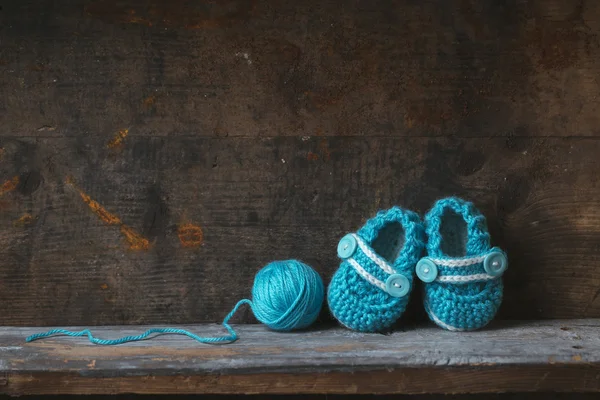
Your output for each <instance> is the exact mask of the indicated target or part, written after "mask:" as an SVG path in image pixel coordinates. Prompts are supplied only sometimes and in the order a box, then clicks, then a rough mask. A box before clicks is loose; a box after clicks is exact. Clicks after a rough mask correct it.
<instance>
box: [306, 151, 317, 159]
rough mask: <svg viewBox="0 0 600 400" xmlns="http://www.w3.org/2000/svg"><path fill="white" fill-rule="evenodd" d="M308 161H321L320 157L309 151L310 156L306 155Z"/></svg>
mask: <svg viewBox="0 0 600 400" xmlns="http://www.w3.org/2000/svg"><path fill="white" fill-rule="evenodd" d="M306 159H307V160H308V161H316V160H318V159H319V155H318V154H316V153H313V152H312V151H309V152H308V154H307V155H306Z"/></svg>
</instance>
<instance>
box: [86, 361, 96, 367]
mask: <svg viewBox="0 0 600 400" xmlns="http://www.w3.org/2000/svg"><path fill="white" fill-rule="evenodd" d="M87 367H88V368H91V369H94V368H96V360H92V361H91V362H90V363H89V364H87Z"/></svg>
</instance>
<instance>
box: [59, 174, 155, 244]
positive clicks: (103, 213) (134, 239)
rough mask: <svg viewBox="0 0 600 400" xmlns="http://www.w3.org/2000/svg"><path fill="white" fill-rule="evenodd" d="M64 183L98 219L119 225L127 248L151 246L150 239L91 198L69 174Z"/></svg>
mask: <svg viewBox="0 0 600 400" xmlns="http://www.w3.org/2000/svg"><path fill="white" fill-rule="evenodd" d="M66 183H67V185H69V186H71V187H73V188H74V189H75V190H77V192H78V193H79V195H80V196H81V198H82V199H83V202H84V203H85V204H87V205H88V207H89V208H90V210H92V212H93V213H94V214H96V216H97V217H98V218H100V220H102V221H103V222H105V223H107V224H109V225H119V226H120V231H121V233H122V234H123V236H124V237H125V240H126V241H127V242H128V243H129V248H130V249H131V250H148V249H149V248H150V247H151V245H150V241H149V240H148V239H146V238H144V237H143V236H142V235H140V234H139V233H137V232H136V231H135V230H133V229H132V228H131V227H129V226H127V225H125V224H124V223H123V221H121V219H120V218H119V217H117V216H116V215H114V214H112V213H111V212H109V211H108V210H106V209H105V208H104V207H102V206H101V205H100V203H98V202H97V201H95V200H93V199H92V198H91V197H90V196H88V195H87V194H86V193H85V192H84V191H83V190H81V189H80V188H78V187H77V185H76V184H75V182H74V181H73V178H72V177H70V176H69V177H67V179H66Z"/></svg>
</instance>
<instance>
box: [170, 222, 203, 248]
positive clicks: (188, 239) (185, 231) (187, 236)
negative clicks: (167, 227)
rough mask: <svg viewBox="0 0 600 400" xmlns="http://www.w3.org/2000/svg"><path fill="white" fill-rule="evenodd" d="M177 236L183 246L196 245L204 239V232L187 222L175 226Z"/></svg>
mask: <svg viewBox="0 0 600 400" xmlns="http://www.w3.org/2000/svg"><path fill="white" fill-rule="evenodd" d="M177 237H179V241H180V242H181V245H182V246H183V247H198V246H200V245H201V244H202V242H203V241H204V232H202V228H200V227H199V226H198V225H194V224H192V223H187V224H183V225H180V226H179V227H178V228H177Z"/></svg>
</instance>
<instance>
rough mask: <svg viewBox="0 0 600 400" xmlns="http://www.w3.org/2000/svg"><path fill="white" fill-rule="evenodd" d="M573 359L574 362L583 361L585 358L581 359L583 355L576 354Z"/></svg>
mask: <svg viewBox="0 0 600 400" xmlns="http://www.w3.org/2000/svg"><path fill="white" fill-rule="evenodd" d="M571 359H572V360H573V361H581V360H582V359H583V358H582V357H581V354H575V355H574V356H573V357H571Z"/></svg>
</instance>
